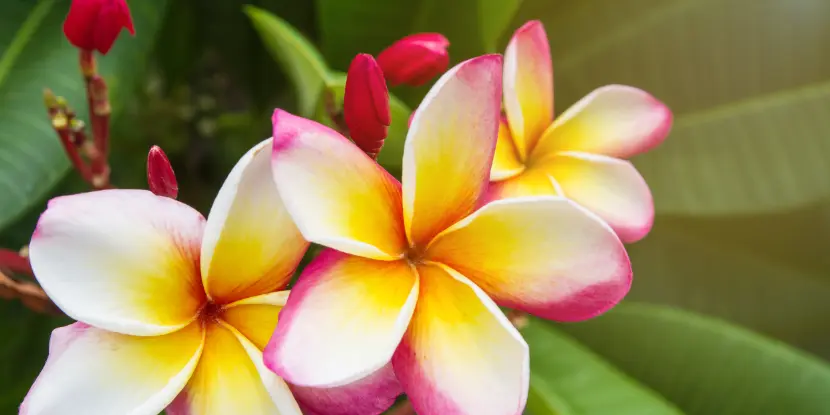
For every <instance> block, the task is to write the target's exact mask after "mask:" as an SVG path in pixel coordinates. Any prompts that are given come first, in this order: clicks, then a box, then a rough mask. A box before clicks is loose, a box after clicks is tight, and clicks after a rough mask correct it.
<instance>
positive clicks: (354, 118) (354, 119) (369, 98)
mask: <svg viewBox="0 0 830 415" xmlns="http://www.w3.org/2000/svg"><path fill="white" fill-rule="evenodd" d="M343 115H344V118H345V121H346V126H347V127H349V135H351V137H352V140H353V141H354V142H355V144H357V146H358V147H360V149H361V150H363V151H364V152H366V154H368V155H369V156H370V157H372V158H374V157H376V156H377V154H378V152H380V148H381V147H383V140H384V139H385V138H386V133H387V130H388V127H389V124H390V123H391V116H390V113H389V91H387V90H386V81H385V80H384V79H383V72H382V71H381V70H380V67H379V66H378V64H377V62H375V59H374V58H373V57H372V55H367V54H365V53H362V54H360V55H357V56H355V58H354V60H352V64H351V65H350V66H349V73H348V75H347V77H346V91H345V95H344V97H343Z"/></svg>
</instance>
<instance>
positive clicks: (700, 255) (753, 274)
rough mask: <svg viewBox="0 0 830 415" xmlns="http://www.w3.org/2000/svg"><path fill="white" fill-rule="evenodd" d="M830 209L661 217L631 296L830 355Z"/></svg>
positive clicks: (635, 257) (644, 249)
mask: <svg viewBox="0 0 830 415" xmlns="http://www.w3.org/2000/svg"><path fill="white" fill-rule="evenodd" d="M828 246H830V209H828V206H814V207H810V208H808V209H800V210H796V211H792V212H788V213H786V214H776V215H755V216H742V217H737V216H735V217H725V218H718V219H703V218H688V217H686V218H684V217H665V216H664V217H658V218H657V221H656V225H655V227H654V229H653V230H652V232H651V233H650V234H649V236H648V237H647V238H645V239H644V240H643V241H641V242H638V243H636V244H634V245H631V246H629V247H628V252H629V255H630V256H631V261H632V264H633V268H634V284H633V287H632V291H631V293H630V294H629V298H631V299H635V300H640V301H647V302H651V303H660V304H669V305H675V306H679V307H682V308H687V309H691V310H695V311H698V312H702V313H706V314H711V315H716V316H719V317H723V318H726V319H728V320H731V321H734V322H736V323H738V324H741V325H744V326H748V327H750V328H752V329H753V330H757V331H760V332H762V333H764V334H767V335H770V336H773V337H776V338H779V339H781V340H784V341H787V342H789V343H791V344H794V345H797V346H799V347H802V348H804V349H806V350H809V351H811V352H814V353H817V354H820V355H821V356H824V357H827V358H830V349H828V347H827V346H828V344H830V330H827V316H830V301H828V298H830V257H828V256H827V247H828Z"/></svg>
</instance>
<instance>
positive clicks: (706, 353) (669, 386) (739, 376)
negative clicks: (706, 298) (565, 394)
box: [560, 303, 830, 415]
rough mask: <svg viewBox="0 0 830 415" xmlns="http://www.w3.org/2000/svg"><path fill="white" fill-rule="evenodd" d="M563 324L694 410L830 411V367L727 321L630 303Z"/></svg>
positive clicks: (706, 413)
mask: <svg viewBox="0 0 830 415" xmlns="http://www.w3.org/2000/svg"><path fill="white" fill-rule="evenodd" d="M560 327H562V329H563V330H565V331H566V332H568V333H569V334H571V335H573V336H574V337H575V338H576V339H577V340H580V341H581V342H583V343H584V344H585V345H587V346H588V347H590V348H591V349H593V350H594V351H595V352H597V353H599V354H600V355H602V356H603V357H605V358H606V359H607V360H608V361H610V362H612V363H613V364H615V365H616V366H617V367H619V368H620V369H622V370H624V371H625V372H626V373H627V374H628V375H630V376H632V377H634V378H635V379H637V380H639V381H641V382H643V383H644V384H645V385H647V386H649V387H651V388H652V389H653V390H655V391H657V392H659V393H660V394H662V395H663V396H665V397H666V398H668V399H669V400H670V401H671V402H673V403H674V404H675V405H677V406H678V407H680V408H681V409H682V410H683V411H685V412H686V413H687V414H689V415H696V414H700V415H712V414H718V415H743V414H745V415H757V414H826V413H830V400H828V399H827V391H828V390H830V367H828V366H827V365H826V364H825V363H823V362H821V361H820V360H818V359H816V358H814V357H812V356H809V355H807V354H805V353H803V352H800V351H798V350H796V349H793V348H791V347H789V346H786V345H784V344H782V343H779V342H777V341H774V340H771V339H767V338H765V337H763V336H760V335H758V334H755V333H752V332H750V331H747V330H745V329H742V328H740V327H737V326H733V325H730V324H727V323H725V322H722V321H719V320H715V319H712V318H707V317H703V316H699V315H695V314H692V313H688V312H684V311H680V310H677V309H671V308H667V307H662V306H656V305H647V304H635V303H629V304H622V305H620V306H618V307H617V308H615V309H614V310H612V311H611V312H609V313H607V314H606V315H604V316H601V317H599V318H596V319H594V320H590V321H587V322H583V323H579V324H569V325H561V326H560Z"/></svg>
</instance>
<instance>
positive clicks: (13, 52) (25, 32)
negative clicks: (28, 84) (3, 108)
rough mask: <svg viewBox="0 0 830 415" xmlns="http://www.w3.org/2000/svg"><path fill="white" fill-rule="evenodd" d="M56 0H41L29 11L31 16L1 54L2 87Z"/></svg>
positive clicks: (0, 74) (0, 81) (0, 82)
mask: <svg viewBox="0 0 830 415" xmlns="http://www.w3.org/2000/svg"><path fill="white" fill-rule="evenodd" d="M55 1H56V0H41V1H39V2H38V3H37V5H35V7H34V9H33V10H32V11H31V12H30V13H29V16H27V17H26V20H24V21H23V24H22V25H20V28H18V29H17V32H15V34H14V38H13V39H12V41H11V42H10V43H9V47H8V48H7V49H6V51H5V52H3V56H0V87H2V86H3V84H4V83H5V81H6V77H7V76H9V72H11V70H12V68H13V67H14V65H15V63H16V62H17V58H18V57H20V54H21V53H23V50H24V48H25V47H26V44H28V43H29V41H30V40H31V39H32V37H33V36H34V34H35V32H37V30H38V28H40V24H41V23H42V22H43V19H45V18H46V16H47V15H48V14H49V11H51V10H52V6H54V5H55Z"/></svg>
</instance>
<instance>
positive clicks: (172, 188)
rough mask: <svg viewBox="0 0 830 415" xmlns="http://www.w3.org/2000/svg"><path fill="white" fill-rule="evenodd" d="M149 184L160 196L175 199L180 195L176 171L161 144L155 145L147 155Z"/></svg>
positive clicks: (151, 189) (152, 190)
mask: <svg viewBox="0 0 830 415" xmlns="http://www.w3.org/2000/svg"><path fill="white" fill-rule="evenodd" d="M147 184H149V186H150V191H151V192H153V193H154V194H156V195H158V196H165V197H169V198H171V199H175V198H176V197H177V196H178V195H179V183H178V182H177V181H176V173H174V172H173V167H172V166H171V165H170V160H168V159H167V155H166V154H164V151H162V149H161V147H159V146H153V148H151V149H150V153H149V154H148V155H147Z"/></svg>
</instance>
